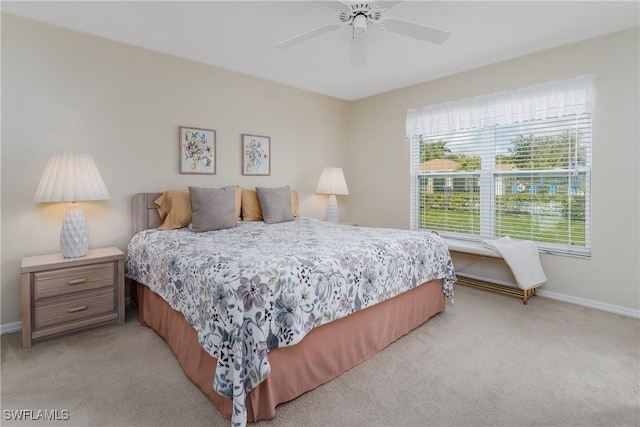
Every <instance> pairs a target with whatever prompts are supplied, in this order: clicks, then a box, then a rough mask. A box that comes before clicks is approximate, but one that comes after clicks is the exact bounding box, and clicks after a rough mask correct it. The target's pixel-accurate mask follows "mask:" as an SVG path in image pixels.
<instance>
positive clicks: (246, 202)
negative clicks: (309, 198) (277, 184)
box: [236, 187, 300, 221]
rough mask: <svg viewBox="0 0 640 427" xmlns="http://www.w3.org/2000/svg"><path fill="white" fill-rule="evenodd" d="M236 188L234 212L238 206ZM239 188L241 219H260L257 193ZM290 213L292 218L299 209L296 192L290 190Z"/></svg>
mask: <svg viewBox="0 0 640 427" xmlns="http://www.w3.org/2000/svg"><path fill="white" fill-rule="evenodd" d="M238 188H240V187H236V214H237V212H238V211H237V208H238V205H237V203H238V199H237V197H238ZM240 190H241V198H240V199H241V205H242V220H243V221H262V208H261V207H260V200H259V199H258V193H256V190H251V189H248V188H240ZM291 213H292V214H293V216H294V218H297V217H299V216H300V210H299V208H298V192H297V191H294V190H291Z"/></svg>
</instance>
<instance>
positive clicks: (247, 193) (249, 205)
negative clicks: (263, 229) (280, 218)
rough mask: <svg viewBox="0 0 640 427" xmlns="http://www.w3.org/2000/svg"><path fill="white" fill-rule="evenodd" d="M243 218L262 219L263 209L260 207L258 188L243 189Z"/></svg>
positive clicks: (246, 219)
mask: <svg viewBox="0 0 640 427" xmlns="http://www.w3.org/2000/svg"><path fill="white" fill-rule="evenodd" d="M241 204H242V220H243V221H262V209H261V208H260V200H258V193H256V190H249V189H248V188H243V189H242V196H241Z"/></svg>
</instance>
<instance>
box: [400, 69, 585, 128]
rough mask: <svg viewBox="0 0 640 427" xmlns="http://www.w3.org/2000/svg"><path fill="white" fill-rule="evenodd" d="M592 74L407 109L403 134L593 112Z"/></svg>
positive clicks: (504, 123) (481, 126) (503, 123)
mask: <svg viewBox="0 0 640 427" xmlns="http://www.w3.org/2000/svg"><path fill="white" fill-rule="evenodd" d="M596 78H597V76H596V75H595V74H589V75H583V76H578V77H575V78H572V79H568V80H560V81H555V82H547V83H540V84H536V85H532V86H529V87H526V88H522V89H517V90H510V91H501V92H496V93H492V94H488V95H481V96H477V97H475V98H468V99H463V100H459V101H452V102H445V103H442V104H437V105H430V106H427V107H424V108H420V109H412V110H408V111H407V123H406V135H407V137H409V138H411V137H412V136H414V135H439V134H445V133H451V132H456V131H461V130H466V129H473V128H477V129H479V128H483V127H488V126H496V125H507V124H511V123H518V122H524V121H528V120H540V119H548V118H552V117H564V116H569V115H575V114H582V113H593V110H594V109H595V101H596V90H595V79H596Z"/></svg>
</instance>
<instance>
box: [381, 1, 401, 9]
mask: <svg viewBox="0 0 640 427" xmlns="http://www.w3.org/2000/svg"><path fill="white" fill-rule="evenodd" d="M398 3H402V1H377V2H376V3H375V4H376V6H379V7H380V8H382V9H391V8H392V7H393V6H395V5H397V4H398Z"/></svg>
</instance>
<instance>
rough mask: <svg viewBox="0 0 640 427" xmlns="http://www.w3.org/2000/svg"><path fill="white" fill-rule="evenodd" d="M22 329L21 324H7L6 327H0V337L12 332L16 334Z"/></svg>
mask: <svg viewBox="0 0 640 427" xmlns="http://www.w3.org/2000/svg"><path fill="white" fill-rule="evenodd" d="M21 329H22V322H13V323H7V324H6V325H0V335H4V334H10V333H12V332H18V331H19V330H21Z"/></svg>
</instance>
